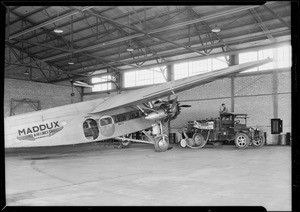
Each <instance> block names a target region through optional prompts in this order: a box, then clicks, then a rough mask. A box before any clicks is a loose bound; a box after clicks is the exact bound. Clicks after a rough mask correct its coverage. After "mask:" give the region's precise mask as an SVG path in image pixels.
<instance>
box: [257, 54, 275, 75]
mask: <svg viewBox="0 0 300 212" xmlns="http://www.w3.org/2000/svg"><path fill="white" fill-rule="evenodd" d="M267 58H274V50H273V49H264V50H260V51H258V60H262V59H267ZM273 68H274V61H273V62H271V63H267V64H265V65H262V66H259V67H258V69H259V70H268V69H273Z"/></svg>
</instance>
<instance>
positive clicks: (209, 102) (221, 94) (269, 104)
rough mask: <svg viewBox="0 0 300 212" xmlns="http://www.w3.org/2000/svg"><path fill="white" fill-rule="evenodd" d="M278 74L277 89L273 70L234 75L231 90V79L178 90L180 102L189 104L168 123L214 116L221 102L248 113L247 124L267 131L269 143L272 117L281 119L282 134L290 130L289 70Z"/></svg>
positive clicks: (184, 123) (173, 125)
mask: <svg viewBox="0 0 300 212" xmlns="http://www.w3.org/2000/svg"><path fill="white" fill-rule="evenodd" d="M277 74H278V77H277V79H278V86H277V89H276V92H274V83H273V81H274V79H273V73H272V72H269V73H264V74H260V73H256V74H252V73H251V74H250V73H249V74H247V73H245V74H241V75H238V76H236V77H235V78H234V81H233V90H232V82H231V79H230V78H225V79H221V80H216V81H214V82H211V83H209V84H206V85H202V86H199V87H196V88H193V89H190V90H188V91H184V92H181V93H179V96H178V99H179V100H180V101H183V102H182V104H190V105H192V107H191V108H182V110H181V114H180V115H179V116H178V117H177V119H176V120H173V121H172V122H171V128H177V129H181V128H182V127H186V126H187V123H188V121H192V120H200V119H206V118H216V117H218V116H219V107H220V105H221V104H222V103H225V104H226V106H227V108H228V110H229V111H234V113H246V114H248V116H249V119H248V121H247V124H248V126H254V127H255V126H258V127H260V128H261V129H263V130H264V131H266V132H267V143H268V144H272V143H273V142H274V141H273V139H271V137H272V135H271V119H272V118H280V119H282V120H283V133H287V132H291V73H290V70H280V71H279V72H278V73H277ZM232 94H234V95H233V96H232ZM274 95H277V102H274V101H276V98H274ZM232 101H233V105H234V108H233V110H232V108H231V103H232ZM274 105H275V106H277V108H278V110H277V114H278V117H274Z"/></svg>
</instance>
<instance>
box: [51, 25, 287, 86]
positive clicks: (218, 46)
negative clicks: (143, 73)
mask: <svg viewBox="0 0 300 212" xmlns="http://www.w3.org/2000/svg"><path fill="white" fill-rule="evenodd" d="M269 33H270V34H271V33H272V34H273V35H275V34H284V33H290V30H282V31H270V32H269ZM267 34H268V33H266V32H261V33H260V34H259V35H257V33H254V35H255V36H253V37H250V36H247V37H245V38H241V39H235V38H232V40H230V41H226V44H227V45H235V44H239V43H243V42H249V41H252V40H253V39H254V40H255V39H259V38H261V37H265V36H266V35H267ZM224 44H225V42H219V43H215V44H211V45H207V46H206V47H203V46H200V47H194V48H197V49H203V48H212V47H213V48H220V47H222V46H223V45H224ZM268 45H269V44H268ZM254 48H256V46H255V47H254ZM248 49H249V48H246V50H248ZM239 51H241V50H239ZM242 51H243V50H242ZM226 52H227V51H225V52H224V53H226ZM232 52H233V53H237V51H236V50H235V51H232ZM184 53H185V54H186V53H190V52H187V51H186V50H179V51H176V52H172V53H165V54H164V53H162V54H159V55H160V56H162V57H171V56H176V55H180V54H184ZM221 55H222V52H221V53H217V54H211V55H207V56H201V57H199V56H197V57H193V59H192V60H196V59H195V58H197V59H198V60H199V59H200V58H201V59H205V58H210V57H215V56H221ZM225 55H226V56H227V55H229V54H228V53H226V54H225ZM153 59H154V56H150V57H149V60H153ZM178 61H189V59H179V60H176V61H167V62H162V63H160V64H151V65H145V66H142V67H134V68H130V69H126V70H137V69H147V68H150V67H157V66H159V65H169V64H173V63H177V62H178ZM132 62H133V61H128V62H127V63H132ZM111 65H113V66H115V67H119V66H120V65H117V64H111ZM104 68H105V67H98V68H97V70H99V69H104ZM119 70H121V71H123V70H122V69H119ZM72 71H74V70H72ZM92 71H95V70H93V69H87V70H85V71H84V72H80V73H86V72H92ZM59 81H63V79H60V80H59ZM54 82H56V81H54Z"/></svg>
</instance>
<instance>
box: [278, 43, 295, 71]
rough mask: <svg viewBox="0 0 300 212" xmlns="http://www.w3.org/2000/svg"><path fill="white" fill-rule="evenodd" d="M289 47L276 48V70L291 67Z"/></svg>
mask: <svg viewBox="0 0 300 212" xmlns="http://www.w3.org/2000/svg"><path fill="white" fill-rule="evenodd" d="M291 60H292V57H291V46H282V47H278V48H277V61H276V62H277V63H276V65H277V68H286V67H291V64H292V62H291Z"/></svg>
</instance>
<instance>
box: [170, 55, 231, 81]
mask: <svg viewBox="0 0 300 212" xmlns="http://www.w3.org/2000/svg"><path fill="white" fill-rule="evenodd" d="M227 67H228V64H227V62H226V60H225V58H224V57H217V58H209V59H204V60H197V61H192V62H184V63H178V64H175V65H174V80H177V79H181V78H185V77H190V76H194V75H197V74H203V73H206V72H209V71H212V70H219V69H223V68H227Z"/></svg>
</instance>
